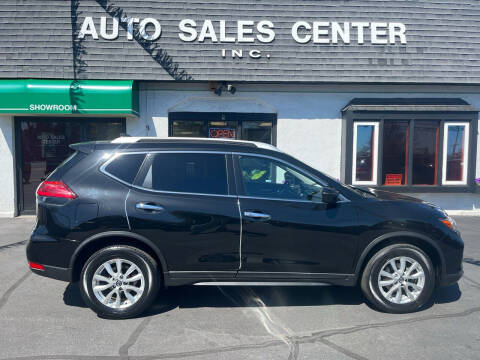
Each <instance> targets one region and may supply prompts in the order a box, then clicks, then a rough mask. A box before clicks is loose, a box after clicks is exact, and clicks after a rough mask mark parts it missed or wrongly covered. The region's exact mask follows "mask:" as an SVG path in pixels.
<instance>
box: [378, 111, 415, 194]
mask: <svg viewBox="0 0 480 360" xmlns="http://www.w3.org/2000/svg"><path fill="white" fill-rule="evenodd" d="M408 130H409V127H408V121H404V120H394V121H390V120H386V121H385V122H384V125H383V160H382V169H383V176H382V179H383V184H385V185H405V184H406V179H407V171H408V165H407V162H408V136H409V134H408Z"/></svg>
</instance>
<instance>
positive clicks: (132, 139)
mask: <svg viewBox="0 0 480 360" xmlns="http://www.w3.org/2000/svg"><path fill="white" fill-rule="evenodd" d="M170 141H171V142H175V141H181V142H188V141H194V142H197V141H198V142H221V143H224V144H228V143H229V142H231V143H232V144H237V145H247V146H248V145H249V146H255V147H257V148H261V149H268V150H273V151H280V150H279V149H278V148H277V147H276V146H273V145H270V144H266V143H262V142H258V141H247V140H233V139H225V138H221V139H211V138H199V137H168V138H161V137H153V136H121V137H118V138H116V139H114V140H112V141H111V143H112V144H134V143H142V142H170Z"/></svg>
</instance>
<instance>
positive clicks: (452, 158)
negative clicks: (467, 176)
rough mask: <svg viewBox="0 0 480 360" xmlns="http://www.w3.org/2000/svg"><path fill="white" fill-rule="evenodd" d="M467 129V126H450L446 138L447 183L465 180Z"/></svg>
mask: <svg viewBox="0 0 480 360" xmlns="http://www.w3.org/2000/svg"><path fill="white" fill-rule="evenodd" d="M465 128H466V125H450V124H449V125H448V126H447V129H448V130H447V131H446V134H445V135H444V136H446V137H447V145H446V147H447V148H446V167H447V169H446V171H447V173H446V176H445V179H446V180H447V181H462V180H463V179H464V171H465V166H466V164H465V163H464V161H465Z"/></svg>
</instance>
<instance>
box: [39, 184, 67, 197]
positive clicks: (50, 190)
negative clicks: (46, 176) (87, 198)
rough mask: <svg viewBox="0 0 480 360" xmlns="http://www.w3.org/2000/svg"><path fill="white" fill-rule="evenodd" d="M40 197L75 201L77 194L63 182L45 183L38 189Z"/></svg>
mask: <svg viewBox="0 0 480 360" xmlns="http://www.w3.org/2000/svg"><path fill="white" fill-rule="evenodd" d="M37 195H38V196H48V197H57V198H66V199H75V198H76V197H77V194H75V193H74V192H73V191H72V190H70V188H69V187H68V186H67V185H66V184H65V183H64V182H63V181H44V182H42V183H41V184H40V186H39V187H38V189H37Z"/></svg>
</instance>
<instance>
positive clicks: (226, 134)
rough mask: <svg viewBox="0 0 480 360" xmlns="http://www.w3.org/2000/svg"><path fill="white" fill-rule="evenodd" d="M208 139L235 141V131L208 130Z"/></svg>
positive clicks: (222, 129) (224, 129)
mask: <svg viewBox="0 0 480 360" xmlns="http://www.w3.org/2000/svg"><path fill="white" fill-rule="evenodd" d="M208 137H209V138H227V139H235V129H229V128H210V129H208Z"/></svg>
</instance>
